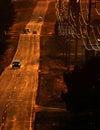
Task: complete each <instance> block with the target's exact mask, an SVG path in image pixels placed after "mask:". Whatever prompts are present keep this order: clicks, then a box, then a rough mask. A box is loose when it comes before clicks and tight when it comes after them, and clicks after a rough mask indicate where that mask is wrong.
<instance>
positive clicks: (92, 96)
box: [62, 56, 100, 113]
mask: <svg viewBox="0 0 100 130" xmlns="http://www.w3.org/2000/svg"><path fill="white" fill-rule="evenodd" d="M63 78H64V82H65V84H66V85H67V87H68V93H66V94H64V93H62V98H63V99H64V101H65V102H66V106H67V109H68V110H69V111H72V112H83V111H93V112H97V111H98V112H99V113H100V101H99V99H100V56H95V57H93V58H91V59H89V60H88V61H87V62H86V63H85V64H84V66H83V67H82V68H80V67H78V66H76V67H75V68H74V70H73V71H72V72H65V73H64V74H63Z"/></svg>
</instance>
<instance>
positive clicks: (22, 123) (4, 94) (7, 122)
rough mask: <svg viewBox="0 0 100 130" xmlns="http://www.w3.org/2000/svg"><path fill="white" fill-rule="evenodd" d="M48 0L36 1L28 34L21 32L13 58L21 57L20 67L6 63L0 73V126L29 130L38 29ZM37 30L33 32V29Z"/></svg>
mask: <svg viewBox="0 0 100 130" xmlns="http://www.w3.org/2000/svg"><path fill="white" fill-rule="evenodd" d="M48 5H49V1H39V2H38V3H37V6H36V8H35V9H34V11H33V14H32V17H31V20H30V21H29V23H28V24H27V25H26V27H28V28H30V29H31V33H29V34H21V35H20V37H19V42H18V48H17V51H16V54H15V56H14V58H13V60H16V59H18V60H20V61H21V64H22V65H21V68H20V69H12V66H11V65H10V66H8V67H7V68H6V69H5V71H4V72H3V73H2V75H1V76H0V130H32V129H33V128H32V122H33V120H34V117H35V116H34V112H33V108H34V105H35V99H36V94H37V88H38V69H39V56H40V36H39V34H40V32H41V26H42V24H43V19H42V20H40V21H39V19H38V17H39V16H41V17H42V18H44V16H45V13H46V10H47V8H48ZM34 30H35V31H36V32H37V34H33V33H32V32H33V31H34Z"/></svg>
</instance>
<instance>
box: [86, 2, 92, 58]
mask: <svg viewBox="0 0 100 130" xmlns="http://www.w3.org/2000/svg"><path fill="white" fill-rule="evenodd" d="M91 7H92V0H89V5H88V19H87V21H88V23H87V35H88V37H90V24H91ZM88 37H87V46H88V45H89V39H88ZM88 58H89V50H86V60H88Z"/></svg>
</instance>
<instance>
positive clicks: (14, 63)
mask: <svg viewBox="0 0 100 130" xmlns="http://www.w3.org/2000/svg"><path fill="white" fill-rule="evenodd" d="M20 67H21V62H20V60H14V61H13V62H12V69H13V68H20Z"/></svg>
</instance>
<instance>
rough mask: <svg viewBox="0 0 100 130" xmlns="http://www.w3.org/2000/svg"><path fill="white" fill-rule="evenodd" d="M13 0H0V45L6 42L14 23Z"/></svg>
mask: <svg viewBox="0 0 100 130" xmlns="http://www.w3.org/2000/svg"><path fill="white" fill-rule="evenodd" d="M14 16H15V12H14V8H13V4H12V0H0V43H1V42H4V40H5V35H6V32H7V31H8V30H9V27H10V26H11V25H12V23H13V21H14Z"/></svg>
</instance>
